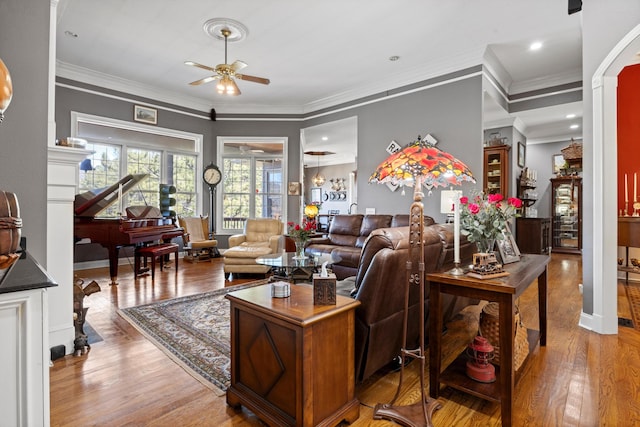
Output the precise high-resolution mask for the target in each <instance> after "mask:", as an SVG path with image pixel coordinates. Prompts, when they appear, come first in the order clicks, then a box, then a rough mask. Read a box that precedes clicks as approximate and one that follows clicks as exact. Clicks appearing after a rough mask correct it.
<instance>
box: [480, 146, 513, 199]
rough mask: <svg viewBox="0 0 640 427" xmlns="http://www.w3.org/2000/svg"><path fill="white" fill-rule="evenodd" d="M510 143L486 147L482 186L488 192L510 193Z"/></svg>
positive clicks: (504, 194)
mask: <svg viewBox="0 0 640 427" xmlns="http://www.w3.org/2000/svg"><path fill="white" fill-rule="evenodd" d="M510 149H511V146H509V145H496V146H493V147H485V148H484V164H483V169H484V170H483V181H482V188H483V190H484V191H485V192H486V193H487V194H494V193H500V194H502V195H503V196H505V197H506V196H507V195H508V193H509V184H508V183H509V150H510Z"/></svg>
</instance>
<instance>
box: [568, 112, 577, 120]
mask: <svg viewBox="0 0 640 427" xmlns="http://www.w3.org/2000/svg"><path fill="white" fill-rule="evenodd" d="M566 117H567V119H575V118H576V115H575V114H573V113H572V114H567V116H566Z"/></svg>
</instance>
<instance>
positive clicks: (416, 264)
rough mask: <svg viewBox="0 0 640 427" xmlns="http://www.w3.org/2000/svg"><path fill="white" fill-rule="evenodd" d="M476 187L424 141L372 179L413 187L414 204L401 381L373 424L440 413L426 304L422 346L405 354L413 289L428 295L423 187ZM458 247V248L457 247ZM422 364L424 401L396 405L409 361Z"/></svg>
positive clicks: (422, 421)
mask: <svg viewBox="0 0 640 427" xmlns="http://www.w3.org/2000/svg"><path fill="white" fill-rule="evenodd" d="M465 181H466V182H473V183H475V179H474V178H473V174H472V173H471V171H470V170H469V168H468V167H467V166H466V165H465V164H464V163H462V162H461V161H460V160H458V159H456V158H455V157H453V156H452V155H451V154H449V153H446V152H444V151H442V150H440V149H439V148H437V147H436V146H435V145H433V144H430V143H428V142H426V141H424V140H422V139H421V138H420V136H418V139H417V140H416V141H413V142H412V143H409V144H408V145H407V146H406V147H404V148H403V149H402V150H400V151H397V152H396V153H394V154H392V155H391V156H389V157H388V158H387V159H386V160H385V161H383V162H382V163H381V164H380V165H379V166H378V168H377V169H376V170H375V172H373V174H372V175H371V177H370V178H369V182H376V183H381V184H386V183H389V182H390V183H392V184H395V185H400V186H405V185H407V186H413V203H412V204H411V208H410V215H409V260H408V262H407V285H406V287H405V307H404V318H403V328H402V342H403V348H402V349H401V352H400V358H401V360H400V380H399V383H398V389H397V391H396V394H395V396H394V397H393V399H392V400H391V402H390V403H388V404H386V403H385V404H381V403H379V404H377V405H376V407H375V409H374V412H373V418H374V419H381V418H385V419H390V420H393V421H395V422H397V423H399V424H402V425H406V426H422V425H426V426H432V425H433V424H432V422H431V416H432V415H433V412H434V411H435V410H436V409H439V408H440V404H439V403H438V401H437V400H435V399H431V398H429V397H428V396H427V394H426V393H425V391H424V386H425V377H424V370H425V356H424V347H425V344H424V304H419V306H420V319H422V321H421V322H420V344H419V348H417V349H407V348H406V347H407V325H408V321H409V308H408V307H409V290H410V287H411V285H418V286H420V290H419V293H420V301H424V295H425V271H424V237H423V235H424V205H423V204H422V199H423V197H424V194H423V192H422V186H423V185H424V186H425V187H426V188H427V189H428V190H429V192H431V189H432V188H434V187H448V186H453V185H460V184H462V183H463V182H465ZM458 244H459V243H458ZM407 357H409V358H414V359H419V360H420V391H421V401H420V402H418V403H415V404H413V405H406V406H399V405H394V404H395V402H396V400H397V399H398V397H399V396H400V392H401V389H402V382H403V377H404V366H405V358H407Z"/></svg>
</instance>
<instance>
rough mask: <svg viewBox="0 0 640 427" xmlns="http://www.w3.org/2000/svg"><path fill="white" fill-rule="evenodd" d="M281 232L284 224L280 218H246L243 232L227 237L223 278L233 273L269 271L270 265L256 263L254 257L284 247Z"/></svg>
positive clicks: (279, 250)
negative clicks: (227, 243) (227, 244)
mask: <svg viewBox="0 0 640 427" xmlns="http://www.w3.org/2000/svg"><path fill="white" fill-rule="evenodd" d="M283 232H284V224H283V223H282V221H280V220H277V219H272V218H256V219H248V220H247V221H246V222H245V224H244V233H242V234H235V235H233V236H230V237H229V249H227V250H226V251H224V276H225V278H229V277H230V276H231V275H232V274H233V273H255V274H265V275H266V274H267V273H269V271H270V270H271V267H269V266H268V265H260V264H256V258H257V257H259V256H263V255H269V254H275V253H278V252H281V251H282V250H283V248H284V235H283ZM231 278H233V277H232V276H231Z"/></svg>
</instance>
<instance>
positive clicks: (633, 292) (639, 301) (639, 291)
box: [624, 282, 640, 330]
mask: <svg viewBox="0 0 640 427" xmlns="http://www.w3.org/2000/svg"><path fill="white" fill-rule="evenodd" d="M624 289H625V291H626V293H627V298H628V299H629V307H630V308H631V315H632V316H633V325H634V327H635V329H637V330H640V285H639V284H637V283H628V282H627V283H625V285H624Z"/></svg>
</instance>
